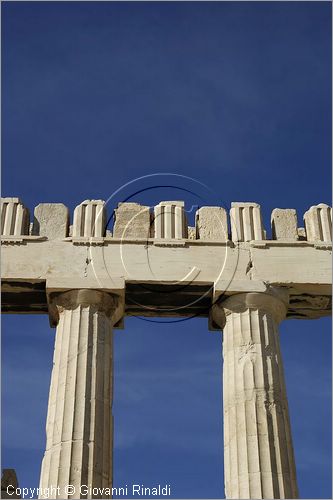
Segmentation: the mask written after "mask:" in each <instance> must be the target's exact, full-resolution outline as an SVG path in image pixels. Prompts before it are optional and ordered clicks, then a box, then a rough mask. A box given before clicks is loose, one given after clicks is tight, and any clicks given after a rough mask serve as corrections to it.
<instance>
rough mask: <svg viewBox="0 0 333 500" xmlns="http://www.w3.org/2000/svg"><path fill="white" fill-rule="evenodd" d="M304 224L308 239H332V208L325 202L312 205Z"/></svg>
mask: <svg viewBox="0 0 333 500" xmlns="http://www.w3.org/2000/svg"><path fill="white" fill-rule="evenodd" d="M304 224H305V231H306V238H307V240H308V241H324V242H330V241H332V209H331V207H329V206H328V205H325V203H320V204H319V205H315V206H312V207H310V208H309V210H308V211H307V212H305V214H304Z"/></svg>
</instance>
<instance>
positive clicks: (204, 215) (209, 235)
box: [195, 207, 229, 241]
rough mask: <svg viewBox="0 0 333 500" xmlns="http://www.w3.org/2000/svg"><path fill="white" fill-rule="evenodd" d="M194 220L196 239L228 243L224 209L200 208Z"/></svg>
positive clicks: (226, 220)
mask: <svg viewBox="0 0 333 500" xmlns="http://www.w3.org/2000/svg"><path fill="white" fill-rule="evenodd" d="M195 218H196V232H197V238H198V239H200V240H212V241H228V239H229V237H228V219H227V213H226V211H225V209H224V208H222V207H201V208H199V210H197V212H196V216H195Z"/></svg>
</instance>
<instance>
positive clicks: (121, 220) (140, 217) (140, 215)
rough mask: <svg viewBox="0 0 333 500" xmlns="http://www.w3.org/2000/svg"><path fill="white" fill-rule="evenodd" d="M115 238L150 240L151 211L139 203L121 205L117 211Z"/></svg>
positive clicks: (114, 228) (114, 229)
mask: <svg viewBox="0 0 333 500" xmlns="http://www.w3.org/2000/svg"><path fill="white" fill-rule="evenodd" d="M113 236H114V238H150V211H149V207H148V206H144V205H139V203H119V205H118V208H116V209H115V222H114V227H113Z"/></svg>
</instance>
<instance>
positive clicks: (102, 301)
mask: <svg viewBox="0 0 333 500" xmlns="http://www.w3.org/2000/svg"><path fill="white" fill-rule="evenodd" d="M52 306H54V309H55V311H56V312H57V315H58V318H59V321H58V326H57V332H56V340H55V349H54V358H53V370H52V376H51V387H50V395H49V405H48V413H47V423H46V438H47V439H46V451H45V454H44V458H43V462H42V470H41V478H40V488H42V489H44V488H49V489H50V488H55V489H57V490H53V492H55V493H53V495H52V496H51V498H95V497H96V498H99V497H100V495H98V494H97V495H95V496H94V495H92V494H90V493H89V492H88V493H87V494H86V492H85V491H83V492H82V491H80V488H81V486H82V485H85V486H88V487H92V488H104V489H106V488H111V487H112V444H113V420H112V413H111V406H112V385H113V373H112V365H113V354H112V325H113V323H112V316H113V313H114V311H115V307H116V297H114V296H112V295H109V294H107V293H104V292H100V291H95V290H76V291H69V292H65V293H62V294H60V295H58V296H57V297H56V298H55V299H54V301H53V304H52ZM67 485H72V486H73V488H72V489H71V490H70V491H67V490H66V486H67ZM46 497H47V496H46V495H43V491H42V492H41V494H40V498H46ZM103 498H108V496H107V495H106V496H103Z"/></svg>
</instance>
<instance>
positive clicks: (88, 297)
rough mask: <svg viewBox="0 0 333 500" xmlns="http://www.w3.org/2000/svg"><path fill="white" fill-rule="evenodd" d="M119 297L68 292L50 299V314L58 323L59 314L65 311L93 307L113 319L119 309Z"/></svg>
mask: <svg viewBox="0 0 333 500" xmlns="http://www.w3.org/2000/svg"><path fill="white" fill-rule="evenodd" d="M118 300H119V299H118V297H117V296H116V295H113V294H110V293H106V292H102V291H99V290H91V289H79V290H69V291H67V292H62V293H56V294H52V295H51V297H50V303H49V308H50V313H51V315H52V317H53V318H54V320H53V322H54V323H57V322H58V320H59V314H61V313H62V312H63V311H64V310H71V309H76V308H77V307H78V306H82V307H93V308H94V309H96V310H97V311H101V312H104V313H105V315H106V316H108V317H110V318H112V315H113V313H114V312H115V311H116V309H117V307H118Z"/></svg>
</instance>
